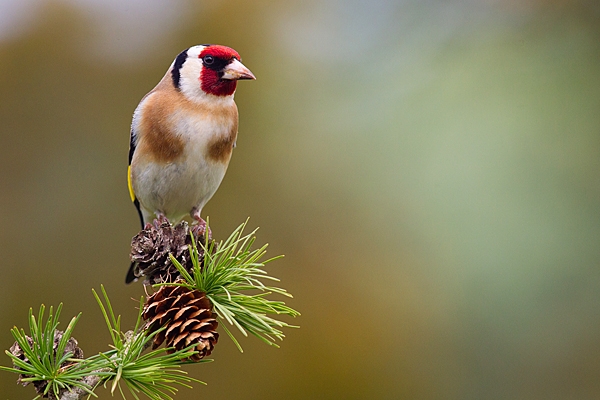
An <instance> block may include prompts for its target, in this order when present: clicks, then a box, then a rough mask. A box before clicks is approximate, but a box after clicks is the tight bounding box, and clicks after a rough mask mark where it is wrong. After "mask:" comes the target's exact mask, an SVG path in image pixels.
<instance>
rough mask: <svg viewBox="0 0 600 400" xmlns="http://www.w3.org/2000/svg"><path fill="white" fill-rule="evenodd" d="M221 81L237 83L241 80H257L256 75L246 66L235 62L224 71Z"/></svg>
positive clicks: (237, 61)
mask: <svg viewBox="0 0 600 400" xmlns="http://www.w3.org/2000/svg"><path fill="white" fill-rule="evenodd" d="M221 79H225V80H228V81H237V80H239V79H256V78H255V77H254V74H253V73H252V72H250V70H249V69H248V68H246V67H245V66H244V64H242V63H241V62H240V61H239V60H235V59H234V60H233V61H232V62H230V63H229V64H227V66H226V67H225V68H224V69H223V76H222V77H221Z"/></svg>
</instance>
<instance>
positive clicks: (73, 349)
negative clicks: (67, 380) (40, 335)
mask: <svg viewBox="0 0 600 400" xmlns="http://www.w3.org/2000/svg"><path fill="white" fill-rule="evenodd" d="M63 334H64V332H63V331H58V330H56V331H54V344H53V349H54V356H55V357H56V349H57V348H58V343H59V342H60V340H61V339H62V337H63ZM27 342H28V343H29V346H32V345H33V339H32V338H30V337H29V336H27ZM10 352H11V353H12V354H13V355H14V356H16V357H18V358H20V359H21V360H23V361H25V362H27V363H28V362H29V360H28V359H27V357H25V353H24V352H23V349H22V348H21V346H19V344H18V343H17V342H15V343H14V344H13V345H12V346H11V347H10ZM67 353H71V354H72V356H71V358H78V359H83V350H81V348H80V347H79V346H78V343H77V340H75V338H69V340H68V341H67V345H66V346H65V351H64V354H67ZM57 358H59V357H57ZM71 364H73V361H65V362H64V363H62V365H61V367H62V368H65V367H67V366H69V365H71ZM15 368H19V367H18V366H16V365H15ZM25 378H31V375H24V374H21V375H19V379H18V380H17V382H18V383H20V384H22V385H23V386H27V385H28V384H30V383H31V384H32V385H33V386H34V387H35V390H36V392H37V393H38V394H43V393H44V391H45V390H46V386H47V385H48V381H33V382H30V381H24V380H23V379H25ZM42 397H45V398H47V397H48V394H46V395H44V396H42Z"/></svg>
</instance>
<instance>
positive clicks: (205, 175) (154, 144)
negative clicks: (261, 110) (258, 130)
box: [126, 44, 256, 283]
mask: <svg viewBox="0 0 600 400" xmlns="http://www.w3.org/2000/svg"><path fill="white" fill-rule="evenodd" d="M254 79H256V78H255V76H254V74H253V73H252V72H251V71H250V70H249V69H248V68H247V67H246V66H244V64H242V62H241V57H240V55H239V54H238V52H237V51H235V50H234V49H232V48H230V47H227V46H222V45H216V44H202V45H196V46H192V47H189V48H188V49H186V50H184V51H182V52H181V53H179V55H177V57H175V60H174V61H173V62H172V63H171V66H170V67H169V69H168V70H167V72H166V74H165V75H164V77H163V78H162V79H161V80H160V82H159V83H158V84H157V85H156V86H155V87H154V88H153V89H152V90H151V91H150V92H148V94H146V95H145V96H144V97H143V98H142V100H141V101H140V103H139V105H138V106H137V108H136V109H135V111H134V113H133V119H132V123H131V135H130V145H129V167H128V169H127V183H128V187H129V194H130V196H131V201H132V202H133V204H134V205H135V207H136V209H137V212H138V215H139V218H140V222H141V225H142V229H144V226H145V225H146V224H147V223H149V222H152V220H153V219H155V218H157V217H166V218H167V219H168V220H169V221H170V222H171V223H177V222H179V221H181V220H182V219H183V218H184V217H186V216H187V215H190V216H191V217H192V218H193V219H194V220H196V221H198V223H199V224H201V225H203V226H204V227H205V226H206V223H205V222H204V220H203V219H202V217H201V211H202V208H203V207H204V205H205V204H206V203H207V202H208V201H209V200H210V199H211V197H212V196H213V195H214V194H215V192H216V191H217V189H218V187H219V185H220V184H221V181H222V180H223V177H224V176H225V172H226V170H227V166H228V165H229V161H230V159H231V154H232V151H233V148H234V147H235V145H236V140H237V135H238V109H237V106H236V104H235V102H234V94H235V90H236V85H237V81H238V80H254ZM136 279H137V277H136V276H135V274H134V265H133V263H132V265H131V266H130V268H129V271H128V273H127V277H126V283H130V282H132V281H135V280H136Z"/></svg>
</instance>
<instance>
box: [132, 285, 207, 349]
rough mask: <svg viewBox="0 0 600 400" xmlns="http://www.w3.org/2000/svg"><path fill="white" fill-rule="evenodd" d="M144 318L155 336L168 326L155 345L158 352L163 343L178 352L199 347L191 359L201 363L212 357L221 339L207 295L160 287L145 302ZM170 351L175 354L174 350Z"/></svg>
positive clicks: (179, 287) (177, 288) (180, 288)
mask: <svg viewBox="0 0 600 400" xmlns="http://www.w3.org/2000/svg"><path fill="white" fill-rule="evenodd" d="M142 317H143V318H144V321H146V327H147V328H146V329H148V331H149V333H153V332H155V331H157V330H158V329H160V328H161V327H163V326H165V327H166V328H165V329H163V330H162V331H160V332H159V333H158V334H157V335H156V336H155V337H154V342H153V343H152V348H153V349H156V348H157V347H158V346H160V345H161V344H162V343H163V342H164V343H165V346H167V347H174V348H175V349H176V350H181V349H184V348H186V347H188V346H190V345H191V344H194V343H195V344H196V346H195V347H194V350H196V351H198V353H197V354H195V355H193V356H192V357H191V359H192V360H193V361H200V360H201V359H202V358H204V357H205V356H208V355H210V353H211V352H212V351H213V349H214V347H215V344H217V342H218V340H219V334H218V333H217V332H216V329H217V325H218V323H217V320H216V319H215V317H216V315H215V314H213V312H212V304H211V303H210V301H209V300H208V298H206V295H205V294H204V293H202V292H200V291H198V290H189V289H187V288H185V287H182V286H161V287H160V289H158V291H156V293H154V294H152V295H151V296H150V297H148V299H146V304H145V305H144V310H143V314H142ZM170 352H173V350H171V351H170Z"/></svg>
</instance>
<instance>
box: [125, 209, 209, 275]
mask: <svg viewBox="0 0 600 400" xmlns="http://www.w3.org/2000/svg"><path fill="white" fill-rule="evenodd" d="M190 231H191V232H192V233H193V235H194V240H196V247H197V248H198V253H199V258H200V261H201V262H202V259H203V258H204V257H203V256H204V253H203V251H202V245H204V244H205V238H204V231H203V229H201V227H199V226H198V225H194V226H192V227H191V228H190V227H189V225H188V223H187V222H185V221H182V222H180V223H178V224H177V225H175V226H173V225H171V223H170V222H169V221H168V220H167V219H166V218H165V217H161V218H158V219H155V220H154V221H152V223H148V224H146V226H145V227H144V229H143V230H142V231H140V232H139V233H138V234H137V235H135V236H134V237H133V239H132V240H131V254H130V259H131V262H132V263H134V265H135V266H134V275H135V276H136V277H141V276H145V277H146V280H147V281H148V282H149V283H162V282H173V281H175V280H177V279H179V277H180V275H179V272H178V271H177V268H175V266H174V265H173V263H172V262H171V259H170V257H169V254H173V257H175V259H176V260H177V261H179V263H181V265H182V266H183V267H184V268H185V269H186V270H188V271H190V272H191V271H192V269H193V265H192V260H191V258H190V252H189V249H190V248H191V245H192V238H191V237H190Z"/></svg>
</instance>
